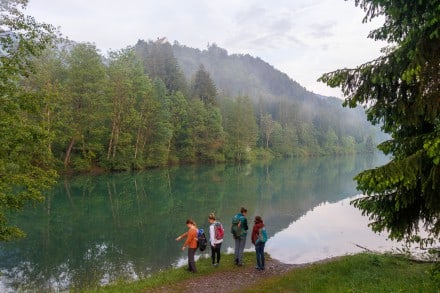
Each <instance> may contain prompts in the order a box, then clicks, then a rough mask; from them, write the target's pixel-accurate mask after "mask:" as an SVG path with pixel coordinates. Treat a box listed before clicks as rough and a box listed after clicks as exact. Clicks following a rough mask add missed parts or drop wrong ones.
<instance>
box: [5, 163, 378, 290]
mask: <svg viewBox="0 0 440 293" xmlns="http://www.w3.org/2000/svg"><path fill="white" fill-rule="evenodd" d="M384 160H385V159H384V158H383V157H362V156H353V157H337V158H333V157H325V158H308V159H292V160H279V161H275V162H272V163H270V164H257V165H239V166H236V165H234V166H228V165H217V166H184V167H174V168H170V169H157V170H148V171H145V172H138V173H119V174H106V175H99V176H76V177H73V178H64V179H63V180H62V181H61V182H60V183H59V184H58V185H57V186H56V187H55V188H54V190H53V191H52V193H51V194H50V196H49V197H48V198H47V200H46V201H45V202H44V203H43V204H41V205H38V206H35V207H29V208H27V209H26V210H25V211H24V212H23V213H21V214H17V215H12V220H13V222H15V223H16V224H18V225H19V226H20V227H22V228H23V229H24V230H25V231H26V232H27V234H28V235H27V237H26V238H25V239H22V240H20V241H17V242H14V243H4V244H1V245H0V259H1V263H0V271H1V276H0V291H2V292H7V291H11V292H14V291H26V290H28V291H44V292H47V291H51V290H53V291H57V290H65V289H81V288H87V287H95V286H97V285H101V284H106V283H111V282H114V281H116V280H118V279H127V280H132V279H137V278H143V277H146V276H148V275H149V274H151V273H152V272H155V271H158V270H160V269H164V268H169V267H171V266H173V265H175V264H176V263H178V262H179V260H180V259H182V258H183V257H184V256H185V254H186V253H184V252H182V251H181V250H180V247H181V246H180V243H177V242H176V241H175V240H174V239H175V237H176V236H177V235H180V234H181V233H182V232H184V231H185V230H186V227H185V224H184V223H185V220H186V219H187V218H189V217H192V218H194V219H195V221H196V222H197V223H198V224H199V226H201V227H202V228H205V229H206V228H207V227H208V222H207V216H208V214H209V213H210V212H212V211H215V212H216V214H217V216H218V217H219V219H220V220H221V221H223V222H224V223H225V226H226V227H227V226H228V225H229V223H230V219H231V218H232V216H233V215H234V214H236V213H237V212H238V210H239V208H240V207H241V206H245V207H246V208H247V209H248V215H249V218H253V217H254V216H255V215H257V214H259V215H261V216H263V218H264V219H265V222H266V223H267V227H268V230H269V233H270V235H269V236H274V237H272V238H271V241H270V242H269V243H268V251H269V252H271V253H272V251H271V250H273V252H274V253H277V251H278V252H279V254H277V257H279V258H280V259H282V260H284V261H291V259H292V256H291V255H290V254H288V253H287V252H286V251H284V252H283V251H282V250H281V248H277V247H282V246H283V245H284V246H285V247H295V245H297V244H295V243H298V242H299V241H301V240H299V238H298V239H296V240H295V241H296V242H295V241H292V239H289V238H283V237H285V236H283V235H284V234H286V235H288V234H289V233H288V231H290V228H291V227H292V225H294V224H295V223H296V221H298V219H300V220H299V221H302V220H303V219H305V218H307V217H302V216H303V215H304V214H306V213H307V212H308V211H310V210H313V209H315V210H317V209H321V208H323V207H325V206H322V203H325V202H330V203H336V202H339V201H341V200H343V199H344V198H347V197H350V196H353V195H354V194H356V193H357V192H356V189H355V183H354V182H353V180H352V178H353V176H354V175H355V174H357V173H358V172H359V171H361V170H363V169H366V168H371V167H373V166H375V165H378V164H381V163H383V162H384ZM320 205H321V206H320ZM292 223H293V224H292ZM328 223H329V224H331V221H328ZM362 225H363V224H362ZM332 227H333V226H332V225H329V227H328V228H327V229H329V231H332V230H331V229H332ZM286 228H287V229H286ZM278 232H279V233H278ZM294 233H295V234H296V233H299V231H295V232H294ZM329 233H330V232H329ZM329 237H330V236H329ZM283 239H285V240H283ZM302 241H316V240H314V239H307V238H304V239H303V240H302ZM322 241H327V242H328V241H330V240H329V239H324V240H322ZM232 242H233V240H232V237H230V235H229V233H227V235H226V238H225V242H224V246H223V247H224V249H225V250H226V249H227V248H228V247H232V246H233V244H232ZM271 243H272V244H271ZM277 243H278V246H276V245H277ZM309 244H310V243H309ZM249 247H250V241H248V248H249ZM298 247H299V246H297V248H298ZM291 250H292V252H293V253H296V252H295V250H294V249H291Z"/></svg>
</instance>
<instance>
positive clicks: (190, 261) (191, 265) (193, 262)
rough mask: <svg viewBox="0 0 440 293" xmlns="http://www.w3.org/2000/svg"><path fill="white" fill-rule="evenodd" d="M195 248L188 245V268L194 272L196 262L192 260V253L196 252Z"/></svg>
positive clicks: (195, 270)
mask: <svg viewBox="0 0 440 293" xmlns="http://www.w3.org/2000/svg"><path fill="white" fill-rule="evenodd" d="M196 250H197V248H189V247H188V269H189V271H190V272H193V273H196V272H197V269H196V262H195V260H194V255H195V254H196Z"/></svg>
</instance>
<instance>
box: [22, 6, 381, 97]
mask: <svg viewBox="0 0 440 293" xmlns="http://www.w3.org/2000/svg"><path fill="white" fill-rule="evenodd" d="M26 14H29V15H32V16H34V17H35V18H36V19H37V20H38V21H41V22H47V23H50V24H52V25H54V26H56V27H59V28H60V31H61V33H62V34H63V36H65V37H68V38H69V39H70V40H73V41H78V42H91V43H94V44H95V45H96V46H97V48H98V49H100V51H101V53H103V54H105V53H106V52H107V51H108V50H109V49H112V50H118V49H122V48H125V47H127V46H130V45H134V44H135V43H136V42H137V40H138V39H143V40H156V39H157V38H158V37H167V39H168V40H169V41H170V42H171V43H173V42H174V41H175V40H176V41H178V42H179V43H180V44H182V45H187V46H189V47H193V48H199V49H205V48H206V47H207V45H208V43H216V44H217V45H218V46H220V47H222V48H225V49H226V50H228V52H229V53H230V54H232V53H242V54H250V55H252V56H255V57H260V58H261V59H263V60H264V61H266V62H268V63H270V64H271V65H273V66H274V67H276V68H277V69H279V70H281V71H283V72H285V73H287V74H288V75H289V76H290V77H291V78H292V79H294V80H296V81H297V82H299V83H300V84H301V85H303V86H304V87H306V88H307V89H308V90H310V91H313V92H315V93H318V94H322V95H332V96H336V97H341V93H340V91H339V90H338V89H331V88H329V87H327V86H326V85H324V84H322V83H318V82H316V79H317V78H318V77H319V76H320V75H321V74H322V73H325V72H329V71H333V70H336V69H339V68H343V67H354V66H356V65H359V64H361V63H363V62H366V61H369V60H371V59H374V58H376V57H377V56H379V55H380V52H379V50H380V48H381V47H383V46H384V44H380V43H377V42H374V41H373V40H371V39H367V35H368V32H369V31H370V30H371V29H373V28H376V27H378V26H380V24H381V23H380V22H379V21H376V22H375V23H368V24H362V19H363V16H364V12H363V11H362V10H361V9H360V8H358V7H355V6H354V1H352V0H349V1H347V2H346V1H344V0H271V1H267V0H265V1H260V0H248V1H240V0H220V1H213V0H198V1H197V0H160V1H153V0H124V1H116V0H88V1H85V0H57V1H53V0H29V5H28V7H27V10H26Z"/></svg>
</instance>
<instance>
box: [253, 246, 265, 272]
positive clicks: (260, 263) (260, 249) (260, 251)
mask: <svg viewBox="0 0 440 293" xmlns="http://www.w3.org/2000/svg"><path fill="white" fill-rule="evenodd" d="M264 245H265V243H264V242H258V243H256V244H255V252H256V254H257V268H258V269H261V270H264Z"/></svg>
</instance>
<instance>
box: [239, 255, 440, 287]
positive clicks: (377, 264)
mask: <svg viewBox="0 0 440 293" xmlns="http://www.w3.org/2000/svg"><path fill="white" fill-rule="evenodd" d="M431 267H432V264H429V263H421V262H416V261H411V260H408V259H407V258H404V257H401V256H393V255H376V254H367V253H362V254H357V255H352V256H344V257H341V258H340V259H337V260H334V261H331V262H328V263H317V264H312V265H310V266H307V267H304V268H300V269H295V270H292V271H290V272H289V273H287V274H286V275H284V276H279V277H274V278H271V279H267V280H265V281H264V282H263V283H261V284H258V285H256V286H252V287H250V288H249V289H248V290H246V291H244V292H439V288H438V287H437V286H435V284H434V282H433V281H432V280H431V278H430V276H429V273H428V271H429V269H430V268H431Z"/></svg>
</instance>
